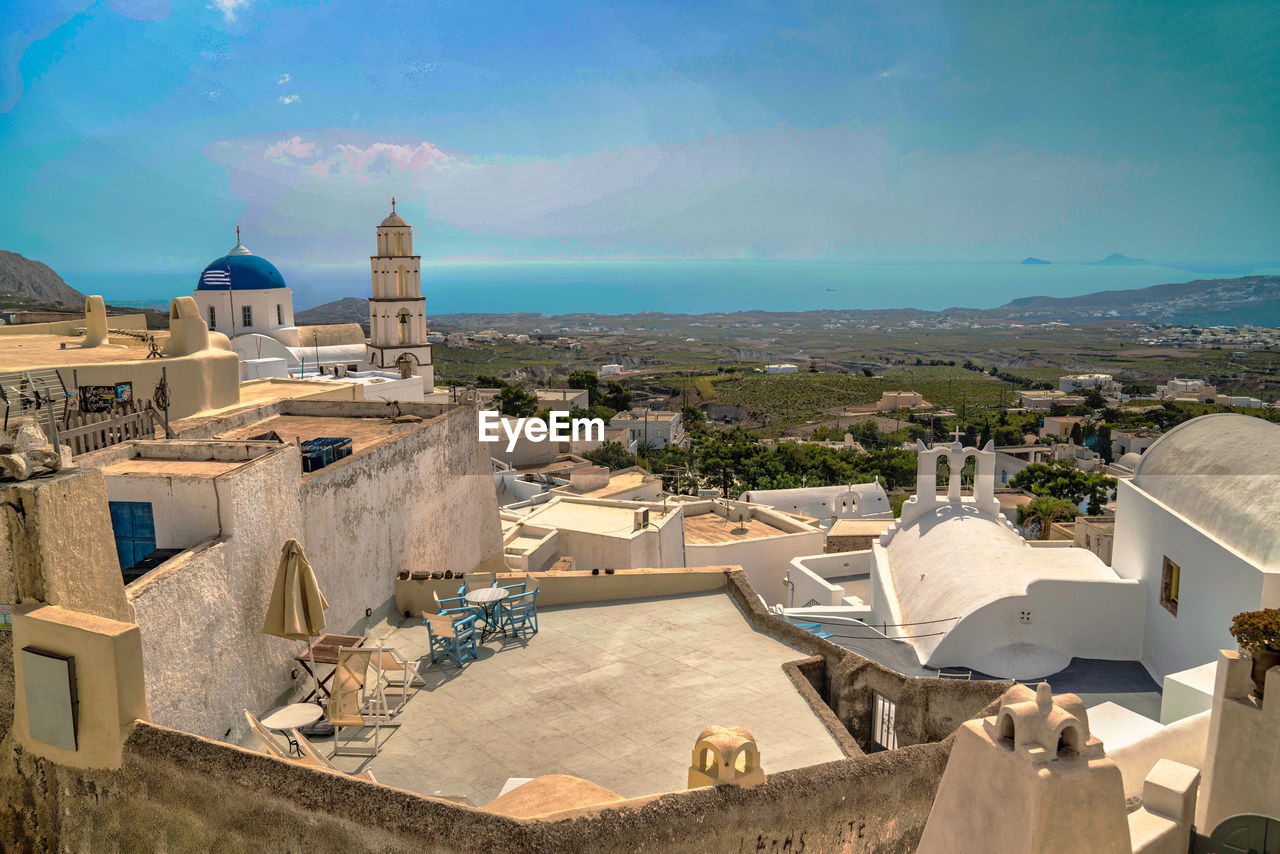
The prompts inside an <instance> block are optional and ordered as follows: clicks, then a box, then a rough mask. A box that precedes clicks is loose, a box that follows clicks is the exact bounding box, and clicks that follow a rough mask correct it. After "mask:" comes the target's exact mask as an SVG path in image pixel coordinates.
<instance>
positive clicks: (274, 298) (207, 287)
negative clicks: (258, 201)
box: [192, 226, 298, 347]
mask: <svg viewBox="0 0 1280 854" xmlns="http://www.w3.org/2000/svg"><path fill="white" fill-rule="evenodd" d="M192 296H193V297H194V298H195V301H196V305H197V306H198V307H199V308H200V316H201V317H202V318H204V321H205V323H207V324H208V325H209V331H210V332H221V333H223V334H224V335H226V336H227V337H228V338H230V339H231V340H232V342H234V341H235V339H236V338H238V337H239V336H241V335H266V336H267V337H269V338H273V339H275V340H276V341H279V342H280V343H281V344H284V345H285V346H289V347H296V346H297V345H298V330H297V327H295V326H294V325H293V291H292V290H290V289H289V286H288V285H286V284H285V281H284V276H281V275H280V271H279V270H277V269H276V267H275V265H274V264H272V263H271V262H270V261H268V260H267V259H266V258H263V257H261V256H258V255H254V254H253V253H252V252H250V251H249V250H248V249H247V248H246V247H245V245H244V244H243V243H241V242H240V228H239V227H238V226H237V227H236V245H235V246H233V247H231V249H230V251H228V252H227V254H226V255H223V256H222V257H221V258H216V259H214V260H213V261H211V262H209V265H208V266H206V267H205V268H204V270H202V271H201V272H200V278H199V280H198V281H197V282H196V289H195V293H193V294H192Z"/></svg>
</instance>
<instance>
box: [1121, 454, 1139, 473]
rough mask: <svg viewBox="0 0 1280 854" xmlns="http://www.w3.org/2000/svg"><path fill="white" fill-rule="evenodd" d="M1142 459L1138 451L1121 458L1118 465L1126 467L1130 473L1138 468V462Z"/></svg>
mask: <svg viewBox="0 0 1280 854" xmlns="http://www.w3.org/2000/svg"><path fill="white" fill-rule="evenodd" d="M1141 459H1142V454H1139V453H1138V452H1137V451H1130V452H1129V453H1127V454H1125V455H1124V456H1122V457H1120V459H1118V460H1116V465H1118V466H1124V467H1125V468H1127V469H1128V470H1129V471H1133V470H1134V469H1135V468H1137V467H1138V462H1139V461H1140V460H1141Z"/></svg>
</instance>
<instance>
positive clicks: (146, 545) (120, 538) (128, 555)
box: [107, 501, 156, 569]
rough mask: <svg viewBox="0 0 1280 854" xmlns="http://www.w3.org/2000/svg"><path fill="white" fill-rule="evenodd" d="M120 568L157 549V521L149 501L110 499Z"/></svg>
mask: <svg viewBox="0 0 1280 854" xmlns="http://www.w3.org/2000/svg"><path fill="white" fill-rule="evenodd" d="M107 504H108V505H109V506H110V508H111V528H112V530H113V531H114V532H115V537H116V555H117V556H118V557H119V558H120V568H121V569H128V568H129V567H131V566H133V565H134V564H135V563H137V562H138V561H140V560H142V559H143V558H144V557H146V556H147V555H149V554H151V553H152V552H153V551H155V550H156V523H155V519H154V517H153V516H152V514H151V502H149V501H109V502H107Z"/></svg>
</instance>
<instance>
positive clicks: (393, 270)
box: [369, 198, 435, 389]
mask: <svg viewBox="0 0 1280 854" xmlns="http://www.w3.org/2000/svg"><path fill="white" fill-rule="evenodd" d="M369 262H370V265H371V267H372V270H373V296H372V298H371V299H370V300H369V363H370V365H371V366H372V367H373V368H375V369H378V370H384V369H391V370H400V371H401V372H402V374H405V373H407V374H411V375H413V376H420V377H422V381H423V382H422V384H423V386H424V387H425V388H427V389H430V388H431V387H432V385H433V383H434V381H435V370H434V368H433V367H432V364H431V345H430V344H428V343H427V317H426V299H425V298H424V297H423V296H422V280H421V267H422V263H421V262H422V259H421V256H418V255H414V254H413V229H412V228H411V227H410V226H409V223H407V222H405V221H404V219H402V218H401V217H400V215H399V214H398V213H396V200H395V199H394V198H393V199H392V200H391V213H390V214H389V215H388V216H387V218H386V219H384V220H383V221H382V222H381V223H380V224H379V225H378V254H377V255H372V256H370V258H369Z"/></svg>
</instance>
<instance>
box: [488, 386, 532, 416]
mask: <svg viewBox="0 0 1280 854" xmlns="http://www.w3.org/2000/svg"><path fill="white" fill-rule="evenodd" d="M494 402H495V403H497V404H498V411H499V412H501V413H502V414H503V415H505V416H507V417H508V418H528V417H530V416H531V415H535V414H537V412H538V398H537V397H536V396H534V395H532V394H529V393H528V392H527V391H522V390H521V389H520V388H519V387H517V386H513V385H504V386H503V387H502V391H500V392H498V396H497V397H495V398H494Z"/></svg>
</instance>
